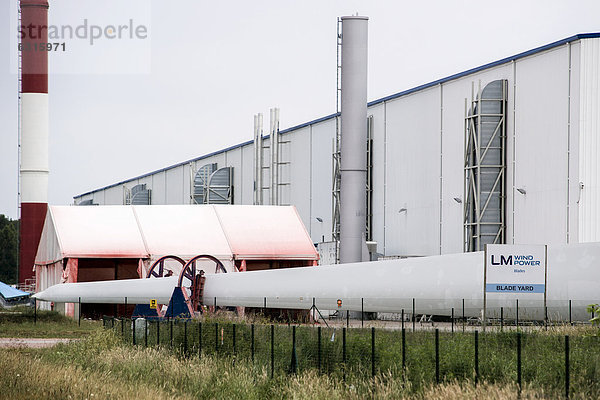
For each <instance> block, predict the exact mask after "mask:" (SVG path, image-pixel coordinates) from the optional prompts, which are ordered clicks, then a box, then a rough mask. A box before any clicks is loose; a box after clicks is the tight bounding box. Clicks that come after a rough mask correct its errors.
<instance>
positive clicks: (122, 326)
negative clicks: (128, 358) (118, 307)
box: [121, 318, 125, 337]
mask: <svg viewBox="0 0 600 400" xmlns="http://www.w3.org/2000/svg"><path fill="white" fill-rule="evenodd" d="M124 319H125V318H121V337H123V336H125V323H124V322H123V320H124Z"/></svg>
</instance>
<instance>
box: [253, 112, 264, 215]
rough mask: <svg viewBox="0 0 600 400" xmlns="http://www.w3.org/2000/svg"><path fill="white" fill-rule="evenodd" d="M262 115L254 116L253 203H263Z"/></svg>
mask: <svg viewBox="0 0 600 400" xmlns="http://www.w3.org/2000/svg"><path fill="white" fill-rule="evenodd" d="M262 190H263V115H262V114H261V113H258V114H256V115H255V116H254V204H262V203H263V196H262Z"/></svg>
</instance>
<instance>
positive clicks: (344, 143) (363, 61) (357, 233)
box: [340, 16, 369, 264]
mask: <svg viewBox="0 0 600 400" xmlns="http://www.w3.org/2000/svg"><path fill="white" fill-rule="evenodd" d="M368 20H369V18H368V17H360V16H351V17H342V104H341V105H342V107H341V112H342V115H341V123H342V134H341V168H340V170H341V171H340V172H341V188H340V263H342V264H343V263H351V262H360V261H362V250H363V243H365V218H366V195H365V190H366V187H367V53H368V51H367V50H368V49H367V28H368Z"/></svg>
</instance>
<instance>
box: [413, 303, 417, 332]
mask: <svg viewBox="0 0 600 400" xmlns="http://www.w3.org/2000/svg"><path fill="white" fill-rule="evenodd" d="M415 308H416V307H415V298H414V297H413V302H412V324H413V332H414V331H415V329H416V323H417V322H416V321H417V316H416V315H415Z"/></svg>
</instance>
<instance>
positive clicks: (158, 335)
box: [156, 319, 160, 346]
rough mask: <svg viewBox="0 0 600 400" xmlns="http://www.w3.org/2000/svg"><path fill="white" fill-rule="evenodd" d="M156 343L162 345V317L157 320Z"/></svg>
mask: <svg viewBox="0 0 600 400" xmlns="http://www.w3.org/2000/svg"><path fill="white" fill-rule="evenodd" d="M156 345H157V346H160V319H157V320H156Z"/></svg>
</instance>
